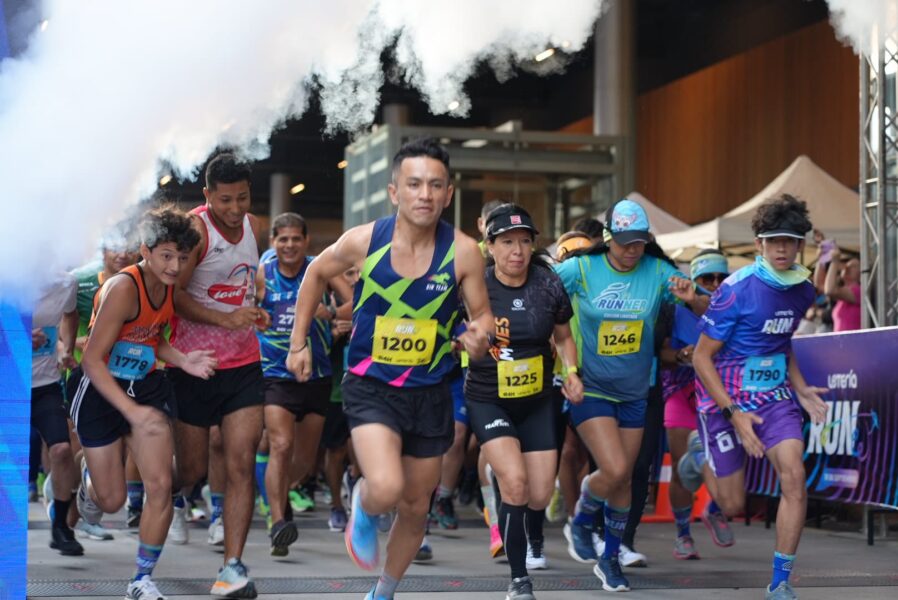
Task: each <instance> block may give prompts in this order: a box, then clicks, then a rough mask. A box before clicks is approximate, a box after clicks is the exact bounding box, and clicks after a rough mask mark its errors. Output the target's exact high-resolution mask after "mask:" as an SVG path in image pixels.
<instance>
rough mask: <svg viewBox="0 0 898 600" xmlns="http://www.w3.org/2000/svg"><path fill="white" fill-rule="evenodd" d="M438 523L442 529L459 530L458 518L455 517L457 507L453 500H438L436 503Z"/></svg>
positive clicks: (435, 511)
mask: <svg viewBox="0 0 898 600" xmlns="http://www.w3.org/2000/svg"><path fill="white" fill-rule="evenodd" d="M434 509H435V510H434V513H435V514H436V521H437V523H438V524H439V526H440V528H441V529H458V517H457V516H455V506H453V504H452V498H451V497H450V498H437V500H436V502H434Z"/></svg>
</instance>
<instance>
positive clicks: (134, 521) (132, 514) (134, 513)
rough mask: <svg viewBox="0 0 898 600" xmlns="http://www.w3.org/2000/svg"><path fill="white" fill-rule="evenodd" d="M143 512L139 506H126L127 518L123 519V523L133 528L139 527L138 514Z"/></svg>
mask: <svg viewBox="0 0 898 600" xmlns="http://www.w3.org/2000/svg"><path fill="white" fill-rule="evenodd" d="M142 514H143V510H142V509H139V508H134V507H133V506H129V507H128V518H127V519H126V520H125V524H126V525H127V526H128V527H130V528H132V529H134V528H137V527H140V516H141V515H142Z"/></svg>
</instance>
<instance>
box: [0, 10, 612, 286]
mask: <svg viewBox="0 0 898 600" xmlns="http://www.w3.org/2000/svg"><path fill="white" fill-rule="evenodd" d="M603 1H604V0H554V1H553V2H520V1H519V0H491V1H489V2H483V1H482V0H454V1H452V2H440V3H436V2H421V1H420V0H380V1H379V2H376V1H372V0H329V1H328V2H321V1H320V0H266V1H265V2H252V3H250V2H245V1H243V0H227V1H225V0H190V1H189V2H184V1H182V0H152V1H151V0H133V1H130V2H121V1H120V0H79V1H78V2H72V1H71V0H45V3H44V6H43V14H44V16H45V18H47V19H48V23H47V26H46V27H45V28H44V30H43V31H40V30H37V31H35V32H34V33H33V35H32V38H31V40H30V43H29V47H28V50H27V51H26V52H25V53H24V54H23V55H20V56H18V57H17V58H15V59H7V60H5V61H4V62H3V63H0V140H2V143H0V198H2V202H3V206H4V209H5V210H4V214H3V218H2V219H0V294H2V295H3V296H4V297H6V298H7V299H9V296H13V297H16V296H18V295H19V294H22V293H27V292H28V291H29V290H33V289H34V288H35V287H36V286H37V285H38V284H39V283H40V281H41V280H42V279H43V278H44V274H45V273H50V272H53V271H54V270H56V269H57V268H60V267H63V266H71V265H72V264H74V263H77V262H78V261H79V260H82V259H84V258H85V257H86V256H87V254H88V252H89V250H90V249H91V248H94V247H96V242H95V240H97V239H98V238H99V237H100V236H101V235H102V232H103V230H104V228H105V227H107V226H109V225H111V224H112V223H113V222H114V221H115V220H116V219H117V218H118V217H120V216H121V215H122V214H123V211H124V209H125V207H126V206H128V205H133V204H134V203H135V202H136V201H138V200H139V199H141V198H144V197H146V196H147V195H148V194H149V193H151V192H152V191H153V190H154V189H155V188H156V182H157V181H158V177H159V175H160V173H159V169H160V164H161V163H160V161H165V162H166V163H168V164H169V165H171V167H172V168H173V169H174V173H175V176H177V177H180V178H192V177H193V176H195V175H196V169H197V168H198V166H199V165H201V163H202V162H203V161H205V160H206V158H207V157H208V155H209V154H210V152H212V151H213V150H214V149H215V148H216V147H218V146H220V145H222V144H227V145H230V146H235V147H237V148H239V149H240V151H241V152H242V153H244V154H245V155H246V156H247V157H249V158H253V159H261V158H264V157H266V156H267V154H268V139H269V137H270V135H271V133H272V131H273V130H275V129H276V128H277V127H279V126H280V125H282V124H283V123H284V122H285V121H286V120H287V119H289V118H295V117H298V116H299V115H301V114H302V112H303V111H304V109H305V107H306V105H307V101H308V97H309V94H310V93H317V92H319V91H320V94H321V101H322V108H323V110H324V112H325V115H326V118H327V123H328V128H330V129H333V130H336V129H343V130H348V131H359V130H360V129H362V128H364V127H365V126H367V125H368V124H370V123H371V121H372V120H373V119H374V116H375V110H376V108H377V105H378V98H379V90H380V87H381V85H382V83H383V80H384V76H383V73H382V72H381V64H380V54H381V51H382V50H383V49H384V48H385V47H386V46H387V45H388V44H390V43H393V42H394V41H396V44H397V45H396V55H397V60H398V65H397V67H398V70H399V72H400V73H402V75H403V77H405V78H406V80H407V81H408V82H410V83H411V84H413V85H414V86H415V87H416V88H417V89H419V90H420V92H421V94H422V96H423V97H424V98H425V99H426V100H427V102H428V103H429V105H430V107H431V109H432V111H433V112H435V113H443V112H450V108H449V107H450V105H451V106H453V107H454V108H453V109H452V111H451V112H454V113H457V114H460V115H461V114H465V113H466V111H467V110H468V108H469V106H470V102H469V100H468V99H467V98H466V97H465V96H464V94H463V92H462V84H463V83H464V82H465V80H466V79H467V78H468V77H469V76H470V75H471V74H472V73H473V71H474V69H475V67H476V66H477V64H478V62H480V61H488V62H490V63H491V64H495V65H507V64H508V63H509V62H519V61H522V60H525V59H532V57H533V56H534V55H535V54H536V53H538V52H540V51H541V50H543V49H545V48H546V47H547V46H556V47H560V46H562V45H564V47H565V48H566V49H567V50H568V51H570V52H575V51H577V50H579V49H581V48H582V47H583V45H584V44H585V42H586V40H587V39H588V37H589V35H590V34H591V32H592V28H593V24H594V22H595V19H596V18H597V16H598V15H599V12H600V9H601V5H602V3H603ZM456 103H457V104H456Z"/></svg>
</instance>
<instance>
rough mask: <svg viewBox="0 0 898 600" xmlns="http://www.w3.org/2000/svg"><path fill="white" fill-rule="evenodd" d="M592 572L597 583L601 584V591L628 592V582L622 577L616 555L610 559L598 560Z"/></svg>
mask: <svg viewBox="0 0 898 600" xmlns="http://www.w3.org/2000/svg"><path fill="white" fill-rule="evenodd" d="M592 572H593V573H595V575H596V577H598V578H599V581H601V582H602V589H603V590H605V591H606V592H629V591H630V582H629V581H627V578H626V577H624V574H623V572H622V571H621V568H620V562H619V561H618V559H617V555H615V556H612V557H611V558H600V559H599V560H598V561H597V562H596V566H595V567H593V569H592Z"/></svg>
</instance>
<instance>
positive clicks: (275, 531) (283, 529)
mask: <svg viewBox="0 0 898 600" xmlns="http://www.w3.org/2000/svg"><path fill="white" fill-rule="evenodd" d="M269 535H270V537H271V545H272V546H284V547H287V546H289V545H290V544H292V543H293V542H295V541H296V540H297V538H299V530H298V529H296V523H294V522H293V521H284V520H281V521H278V522H277V523H275V524H274V525H272V526H271V533H270V534H269Z"/></svg>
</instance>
